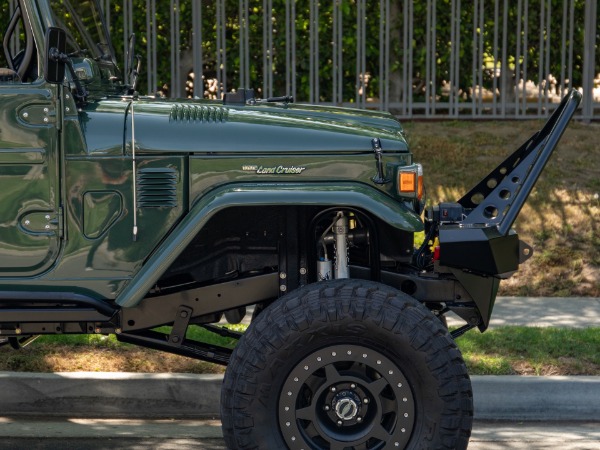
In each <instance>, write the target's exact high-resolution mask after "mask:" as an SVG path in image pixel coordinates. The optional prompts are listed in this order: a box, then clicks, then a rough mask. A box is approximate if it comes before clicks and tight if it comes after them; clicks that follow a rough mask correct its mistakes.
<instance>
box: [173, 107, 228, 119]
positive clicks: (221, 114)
mask: <svg viewBox="0 0 600 450" xmlns="http://www.w3.org/2000/svg"><path fill="white" fill-rule="evenodd" d="M228 115H229V111H228V110H227V109H226V108H220V107H218V106H198V105H182V104H177V105H173V108H171V114H170V116H169V119H170V121H171V122H180V123H195V122H206V123H210V122H215V123H224V122H227V117H228Z"/></svg>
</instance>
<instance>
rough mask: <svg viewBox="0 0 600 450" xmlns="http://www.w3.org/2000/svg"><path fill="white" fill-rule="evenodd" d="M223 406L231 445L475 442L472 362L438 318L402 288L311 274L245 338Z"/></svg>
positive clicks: (365, 447) (341, 447)
mask: <svg viewBox="0 0 600 450" xmlns="http://www.w3.org/2000/svg"><path fill="white" fill-rule="evenodd" d="M221 405H222V407H221V418H222V422H223V432H224V435H225V441H226V443H227V446H228V448H230V449H239V450H246V449H261V450H264V449H273V450H275V449H285V448H290V449H305V450H309V449H310V450H314V449H331V450H348V449H357V450H379V449H384V448H385V449H390V448H393V449H396V448H398V449H465V448H466V447H467V444H468V441H469V436H470V433H471V426H472V419H473V401H472V391H471V382H470V380H469V376H468V374H467V369H466V367H465V364H464V362H463V359H462V357H461V355H460V352H459V350H458V349H457V348H456V345H455V344H454V341H453V340H452V339H451V337H450V336H449V334H448V331H447V330H446V329H445V328H444V326H443V325H442V324H441V322H440V321H439V319H438V318H436V317H435V316H434V315H433V314H432V313H431V312H430V311H429V310H428V309H427V308H425V307H424V306H423V305H421V304H420V303H419V302H418V301H416V300H414V299H413V298H411V297H409V296H407V295H406V294H403V293H402V292H399V291H397V290H395V289H393V288H390V287H388V286H385V285H381V284H378V283H373V282H368V281H360V280H337V281H332V282H322V283H317V284H314V285H310V286H307V287H304V288H301V289H299V290H297V291H296V292H292V293H290V294H288V295H287V296H286V297H284V298H282V299H280V300H278V301H277V302H275V303H273V304H272V305H270V306H269V307H268V308H267V309H265V310H264V311H263V312H262V314H260V315H259V316H258V317H257V319H256V321H255V322H253V323H252V325H251V326H250V327H249V329H248V331H247V332H246V333H245V335H244V336H243V337H242V339H241V340H240V342H239V344H238V346H237V347H236V349H235V351H234V353H233V355H232V359H231V363H230V365H229V367H228V368H227V372H226V374H225V381H224V385H223V390H222V396H221Z"/></svg>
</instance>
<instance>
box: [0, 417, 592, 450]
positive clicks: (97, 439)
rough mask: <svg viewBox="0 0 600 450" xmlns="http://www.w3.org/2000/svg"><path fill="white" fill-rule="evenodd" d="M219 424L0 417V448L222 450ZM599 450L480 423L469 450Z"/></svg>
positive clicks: (564, 429) (534, 427)
mask: <svg viewBox="0 0 600 450" xmlns="http://www.w3.org/2000/svg"><path fill="white" fill-rule="evenodd" d="M221 436H222V435H221V429H220V423H219V422H218V421H207V420H202V421H193V420H120V419H119V420H116V419H64V420H51V421H50V420H43V419H35V418H18V419H10V418H1V417H0V449H10V450H49V449H53V450H54V449H57V448H60V449H61V450H80V449H83V448H85V449H86V450H105V449H106V450H117V449H125V450H146V449H148V448H152V449H156V450H175V449H177V450H191V449H202V450H224V449H225V445H224V443H223V439H222V438H221ZM557 448H560V449H561V450H596V449H599V450H600V422H595V423H591V422H590V423H581V422H548V423H538V422H522V423H510V422H482V421H477V422H476V423H475V425H474V427H473V436H472V438H471V444H470V445H469V450H526V449H527V450H550V449H553V450H554V449H557Z"/></svg>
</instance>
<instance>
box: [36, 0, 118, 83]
mask: <svg viewBox="0 0 600 450" xmlns="http://www.w3.org/2000/svg"><path fill="white" fill-rule="evenodd" d="M43 3H45V2H38V6H39V5H41V4H43ZM59 3H60V5H59ZM59 6H60V7H64V8H65V11H64V12H63V13H65V14H68V15H69V17H70V20H71V24H69V23H67V21H65V20H63V19H62V18H61V14H60V12H59V11H58V8H59ZM47 8H48V9H47V10H48V12H49V15H48V16H47V17H48V18H47V19H46V21H45V24H44V25H45V26H46V30H47V29H48V28H49V27H51V26H55V27H59V28H61V29H63V30H64V31H65V32H66V34H67V43H68V46H69V47H70V48H69V50H68V51H69V52H71V53H73V52H74V53H75V54H73V55H72V57H75V58H78V57H86V58H89V59H92V60H94V61H95V62H96V63H97V64H98V66H99V67H100V68H102V69H108V70H109V71H110V72H111V73H112V75H113V76H114V79H113V80H112V81H120V82H122V83H124V78H123V74H122V72H121V69H120V68H119V65H118V64H117V59H116V56H115V50H114V47H113V44H112V40H111V39H110V34H109V32H108V27H107V26H106V22H105V18H104V11H103V10H102V8H101V6H100V4H99V3H98V1H97V0H85V1H78V0H49V1H48V2H47ZM82 8H85V9H86V11H85V15H82V14H80V13H81V12H82ZM40 12H41V11H40ZM82 17H86V19H87V20H92V22H93V28H90V27H89V26H86V25H85V24H84V23H83V21H82ZM94 32H95V33H94ZM94 34H96V36H94ZM78 38H79V39H78ZM96 38H97V39H98V40H97V41H96ZM80 41H82V42H80ZM82 50H86V51H87V54H85V55H84V53H83V52H82ZM121 87H123V85H121Z"/></svg>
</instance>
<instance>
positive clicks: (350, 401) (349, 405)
mask: <svg viewBox="0 0 600 450" xmlns="http://www.w3.org/2000/svg"><path fill="white" fill-rule="evenodd" d="M333 410H334V411H335V414H336V415H337V416H338V417H339V418H340V419H342V420H352V419H354V418H355V417H356V416H357V415H358V412H359V411H360V399H359V398H358V397H357V395H356V394H355V393H354V392H350V391H342V392H340V393H339V394H338V395H336V397H335V398H334V399H333Z"/></svg>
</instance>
